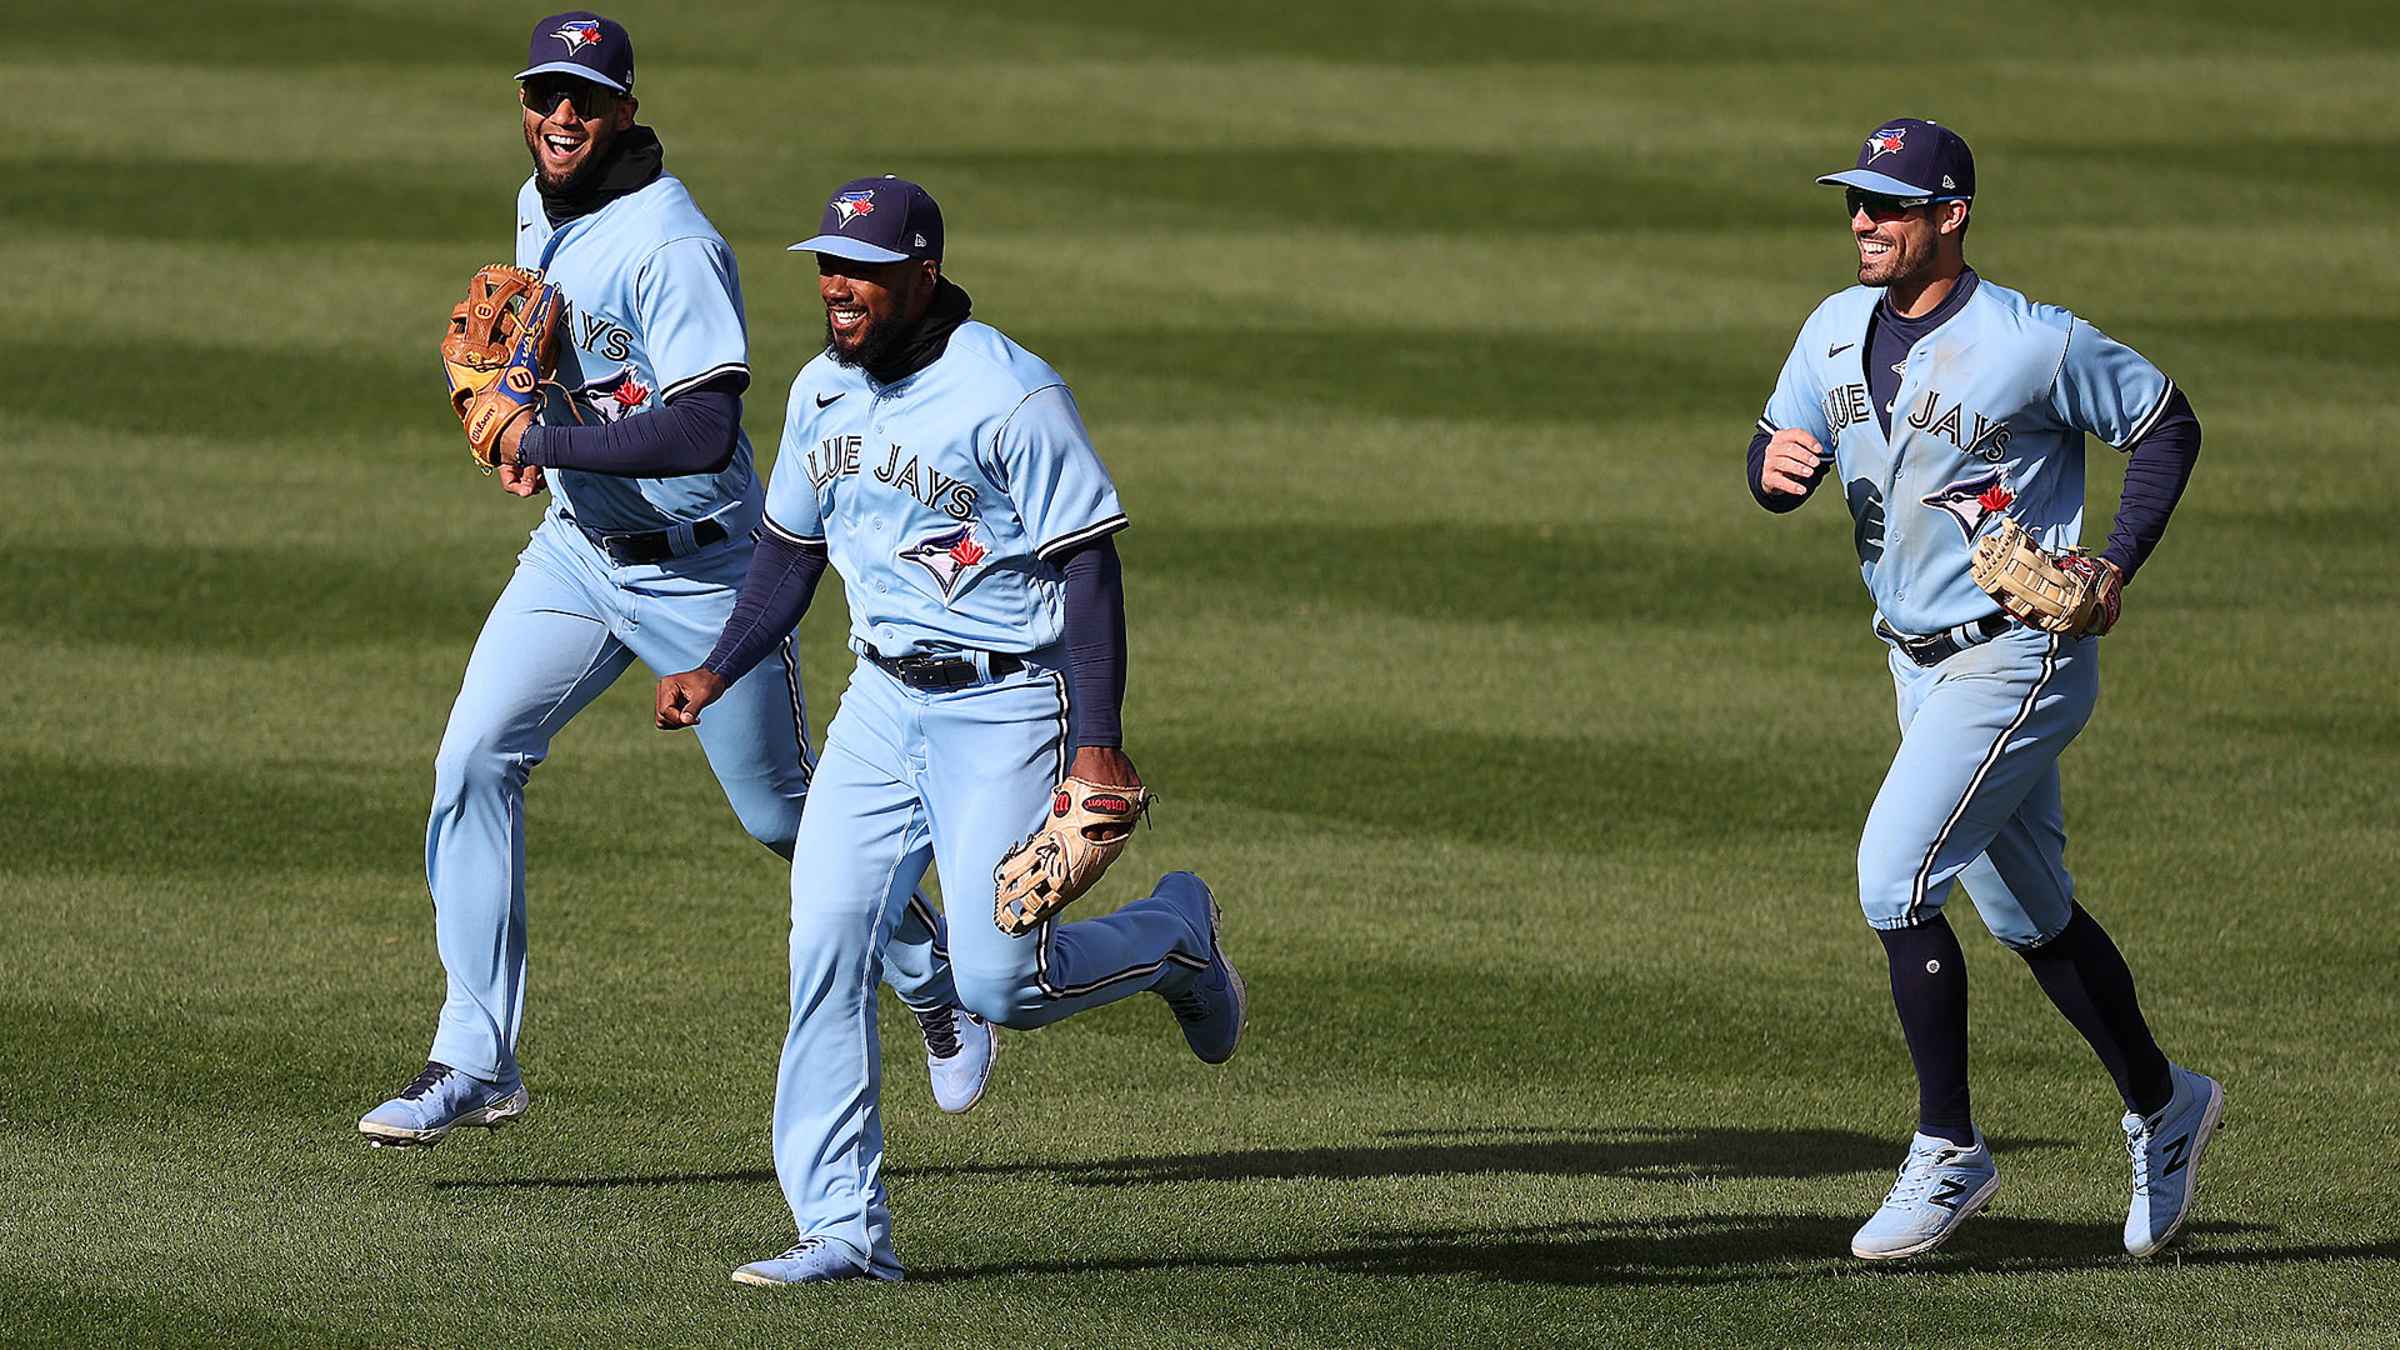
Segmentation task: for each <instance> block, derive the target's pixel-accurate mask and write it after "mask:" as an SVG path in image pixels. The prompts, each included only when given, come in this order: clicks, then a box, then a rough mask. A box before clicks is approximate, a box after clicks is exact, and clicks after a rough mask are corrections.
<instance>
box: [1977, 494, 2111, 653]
mask: <svg viewBox="0 0 2400 1350" xmlns="http://www.w3.org/2000/svg"><path fill="white" fill-rule="evenodd" d="M1973 575H1974V578H1975V584H1976V585H1978V586H1980V587H1982V588H1983V589H1984V590H1985V591H1986V592H1988V593H1989V594H1990V595H1991V597H1992V598H1993V599H1995V600H1998V601H1999V602H2000V608H2001V609H2003V610H2005V611H2007V612H2008V616H2009V617H2010V618H2012V619H2015V620H2017V621H2018V622H2020V623H2024V624H2029V625H2031V626H2033V627H2035V628H2039V629H2041V630H2042V631H2043V632H2046V633H2057V634H2059V635H2060V636H2062V637H2082V636H2084V635H2086V634H2090V635H2092V636H2094V637H2097V636H2099V635H2100V634H2102V633H2105V632H2107V631H2108V630H2109V629H2111V628H2114V627H2116V625H2117V612H2118V609H2119V607H2120V605H2122V603H2123V600H2124V589H2125V579H2124V578H2123V577H2122V576H2119V575H2118V573H2117V569H2116V565H2115V564H2114V563H2111V562H2108V561H2106V560H2104V559H2101V558H2095V557H2093V556H2091V555H2090V554H2088V553H2081V552H2078V551H2076V550H2074V549H2069V550H2067V551H2066V552H2064V553H2058V554H2052V553H2050V552H2049V551H2047V550H2045V549H2044V548H2043V547H2042V546H2041V545H2039V544H2037V543H2035V542H2033V536H2032V535H2030V534H2028V533H2026V531H2025V527H2024V526H2023V525H2020V524H2018V523H2017V521H2016V519H2015V518H2014V517H2012V516H2003V517H2001V519H2000V528H1999V529H1997V530H1994V531H1993V532H1992V533H1990V534H1987V535H1985V536H1984V537H1983V538H1981V539H1978V540H1976V541H1975V570H1974V573H1973Z"/></svg>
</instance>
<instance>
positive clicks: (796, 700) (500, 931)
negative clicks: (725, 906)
mask: <svg viewBox="0 0 2400 1350" xmlns="http://www.w3.org/2000/svg"><path fill="white" fill-rule="evenodd" d="M749 561H750V545H749V543H748V541H746V540H741V539H732V540H727V541H726V542H724V543H721V544H718V545H716V546H714V547H712V548H707V549H703V550H701V551H699V552H697V553H693V554H689V555H687V556H685V557H682V558H678V559H675V560H673V561H670V562H667V563H662V564H656V565H650V564H642V565H636V566H630V567H619V566H617V565H615V564H614V563H613V562H611V561H610V560H609V558H608V557H607V556H606V555H604V554H602V553H601V552H600V551H599V550H598V549H596V548H595V547H593V545H592V544H591V542H590V541H589V540H587V539H586V538H584V536H583V534H582V533H581V532H580V531H579V530H577V529H576V528H575V527H574V526H573V525H571V524H568V523H567V522H565V521H563V520H560V519H559V518H558V517H557V516H556V515H551V516H548V517H546V518H544V520H543V521H542V523H541V525H540V526H539V527H537V528H536V529H535V530H534V532H533V537H532V539H531V540H530V541H529V542H528V543H527V544H526V546H525V551H524V552H523V553H520V554H519V555H518V556H517V570H516V574H515V575H514V576H513V577H511V578H510V579H509V583H508V586H507V588H506V589H505V590H503V591H502V592H501V593H500V598H499V600H498V601H497V602H495V603H494V604H493V606H492V612H491V614H490V616H489V617H488V618H486V619H485V620H484V624H483V632H482V635H481V636H479V637H478V638H477V639H476V640H475V651H474V654H473V655H472V656H470V657H469V658H468V660H467V673H466V678H465V681H464V682H463V684H462V685H461V686H460V689H459V692H458V700H457V702H455V703H454V704H452V705H451V709H450V722H449V726H448V728H447V729H446V730H445V731H444V732H443V734H442V746H441V750H440V752H439V753H438V754H437V755H436V756H435V758H434V774H433V779H434V787H433V811H432V816H431V819H430V820H429V821H428V822H427V824H426V827H425V880H426V884H427V886H428V887H429V888H430V889H431V891H432V893H433V910H434V923H433V926H434V940H435V945H436V947H437V948H438V949H439V951H440V953H441V958H442V968H443V970H444V971H445V972H447V974H448V978H449V988H448V993H447V996H446V997H445V998H444V1000H443V1003H442V1012H441V1020H440V1023H439V1025H438V1026H437V1027H436V1029H435V1032H434V1038H433V1049H432V1051H431V1055H430V1057H431V1058H433V1059H435V1060H439V1061H440V1062H442V1063H444V1064H448V1065H450V1066H451V1067H453V1068H456V1069H460V1070H463V1071H465V1072H466V1073H469V1074H473V1075H474V1076H475V1077H478V1078H485V1079H503V1078H506V1077H508V1076H509V1074H510V1073H511V1072H513V1071H514V1069H515V1067H516V1045H517V1033H518V1030H519V1028H520V1027H521V1026H522V1025H523V1021H524V1013H525V811H524V806H525V783H526V779H527V777H528V776H529V775H531V774H532V772H533V770H534V767H535V766H536V765H539V764H540V763H541V762H542V761H543V760H544V759H546V758H547V757H548V756H549V753H550V741H551V738H552V737H554V736H556V735H557V734H558V732H559V730H560V729H561V728H563V727H565V726H566V724H567V723H568V722H569V721H570V720H572V719H573V718H574V716H575V714H577V713H578V712H581V711H582V710H583V709H584V708H585V707H586V706H587V705H589V704H590V703H591V701H592V700H593V699H595V698H598V697H599V696H600V694H601V691H603V690H605V689H607V688H608V687H609V685H611V684H613V683H615V681H616V679H617V677H618V676H619V675H621V674H623V673H624V672H625V670H626V668H627V667H629V666H630V665H632V663H633V662H634V661H635V660H636V659H637V658H638V659H639V660H640V661H641V662H642V663H643V664H644V665H646V666H648V667H649V668H650V669H651V670H653V671H655V672H658V673H660V674H662V675H665V674H673V673H675V672H677V671H683V670H689V669H691V668H693V667H694V666H697V665H699V664H700V662H701V661H702V660H704V659H705V658H706V657H707V655H708V652H709V649H710V648H711V647H712V646H714V645H715V643H716V639H717V634H718V632H719V631H720V630H722V629H723V627H724V626H725V621H726V619H727V617H728V616H730V615H731V614H732V612H733V601H734V596H735V593H736V592H737V591H738V589H739V588H740V586H741V581H742V574H743V572H744V570H745V569H747V567H748V566H749ZM807 726H808V719H807V716H806V712H805V709H804V708H803V705H802V701H801V691H800V673H799V667H798V666H797V665H796V664H795V663H794V660H793V653H792V650H791V644H790V641H789V640H788V639H787V640H786V642H785V644H784V648H783V650H782V652H781V654H780V655H779V656H778V657H776V658H771V659H769V660H767V661H766V662H764V663H762V664H761V665H760V666H759V668H758V669H756V670H754V671H752V672H751V673H750V674H748V675H746V676H744V677H743V678H742V679H741V680H740V681H738V682H736V683H735V684H734V686H733V687H732V688H731V689H728V690H727V691H726V693H725V696H724V698H722V699H721V700H719V701H718V702H717V703H716V705H715V706H713V707H711V708H710V709H709V714H708V717H707V718H706V719H705V720H704V721H703V722H702V723H701V724H700V726H699V728H698V731H699V736H700V743H701V746H702V747H703V749H705V750H706V752H707V754H708V762H709V767H710V768H711V769H713V770H715V772H716V776H717V781H718V782H719V783H720V784H722V785H723V786H724V789H725V796H726V799H727V800H728V801H730V802H731V803H732V804H733V809H734V814H735V815H737V816H739V817H740V818H741V822H742V827H743V828H744V829H746V830H748V831H749V832H750V835H751V837H752V838H754V839H756V840H758V841H759V842H760V843H762V844H765V845H766V846H767V847H768V848H771V849H773V850H775V851H776V852H777V853H779V854H782V855H783V856H784V857H787V858H788V857H790V856H791V854H792V840H793V838H794V836H795V835H796V834H797V833H798V831H799V826H800V814H801V804H802V802H803V800H804V799H805V798H806V796H807V793H808V782H809V769H810V763H809V756H808V749H807V744H806V740H805V736H806V731H807ZM630 823H631V822H628V824H629V825H630ZM696 875H705V874H704V873H701V874H696ZM928 917H932V916H931V915H930V912H929V911H927V910H926V909H924V907H922V906H919V907H917V909H916V911H915V912H914V913H911V914H907V915H904V916H903V918H902V922H903V925H904V931H905V932H906V934H907V936H908V937H909V938H910V941H909V943H908V944H907V946H906V947H905V948H904V951H903V954H902V957H901V959H899V960H898V961H896V962H894V963H892V965H891V966H890V969H891V971H892V980H893V983H894V985H895V987H897V988H899V989H900V990H901V993H902V996H903V997H904V998H906V999H907V1000H908V1001H909V1002H910V1003H911V1004H913V1005H916V1006H930V1005H931V1004H932V1003H934V1002H939V1001H943V1000H940V999H938V998H936V997H935V996H934V995H933V994H931V993H930V992H928V990H929V989H930V987H931V985H932V982H933V981H934V979H935V975H936V971H935V969H934V962H935V961H936V959H937V957H936V952H937V951H938V949H939V946H940V940H939V935H938V933H936V932H934V931H933V930H930V929H927V928H926V927H925V921H926V919H927V918H928ZM946 983H947V980H946V977H945V979H944V984H945V985H946Z"/></svg>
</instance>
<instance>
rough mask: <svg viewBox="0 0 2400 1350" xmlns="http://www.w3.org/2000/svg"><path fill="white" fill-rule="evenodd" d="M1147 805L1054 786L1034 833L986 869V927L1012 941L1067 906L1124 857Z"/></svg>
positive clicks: (1122, 795) (1082, 786) (1114, 792)
mask: <svg viewBox="0 0 2400 1350" xmlns="http://www.w3.org/2000/svg"><path fill="white" fill-rule="evenodd" d="M1150 802H1151V796H1150V789H1148V788H1143V787H1130V788H1128V787H1110V786H1108V785H1106V784H1102V783H1094V782H1090V781H1087V780H1085V779H1081V778H1070V779H1068V780H1067V781H1065V782H1063V783H1061V784H1059V785H1058V791H1056V792H1055V793H1053V794H1051V797H1050V814H1049V815H1048V816H1047V817H1045V818H1044V819H1043V820H1042V823H1041V826H1040V828H1038V829H1036V830H1035V831H1034V832H1033V833H1032V834H1030V835H1028V836H1026V838H1025V842H1023V843H1021V844H1019V845H1017V846H1016V847H1015V848H1013V849H1010V850H1009V851H1008V856H1006V857H1004V858H1002V859H1001V860H1000V865H999V866H998V867H995V868H993V869H992V888H993V899H992V922H993V923H994V924H996V925H998V926H999V929H1000V931H1001V932H1003V933H1006V934H1008V935H1009V936H1010V937H1015V936H1017V935H1018V934H1020V933H1028V932H1031V931H1032V930H1033V929H1034V927H1035V926H1036V925H1038V924H1040V923H1041V922H1042V921H1043V920H1045V919H1047V918H1049V917H1050V916H1051V915H1053V914H1056V913H1058V912H1059V911H1060V910H1062V909H1065V908H1066V907H1067V906H1068V905H1070V904H1072V903H1074V902H1075V900H1076V899H1077V898H1078V897H1080V896H1081V895H1082V894H1083V893H1084V892H1085V891H1088V890H1090V889H1091V888H1092V887H1093V886H1094V885H1096V884H1098V882H1099V880H1100V874H1101V873H1103V872H1106V871H1107V870H1108V865H1109V864H1110V863H1113V862H1115V861H1116V860H1117V855H1118V854H1120V853H1123V852H1124V851H1125V841H1126V840H1128V839H1130V838H1132V837H1133V827H1134V825H1135V824H1136V823H1138V822H1139V821H1140V820H1141V818H1142V817H1143V816H1144V815H1146V814H1148V812H1149V810H1150Z"/></svg>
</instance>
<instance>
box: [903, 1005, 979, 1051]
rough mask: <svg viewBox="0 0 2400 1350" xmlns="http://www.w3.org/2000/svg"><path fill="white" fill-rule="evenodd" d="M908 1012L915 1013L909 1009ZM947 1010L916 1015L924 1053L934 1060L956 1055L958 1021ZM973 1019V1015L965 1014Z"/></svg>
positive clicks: (935, 1010)
mask: <svg viewBox="0 0 2400 1350" xmlns="http://www.w3.org/2000/svg"><path fill="white" fill-rule="evenodd" d="M909 1011H911V1012H916V1009H914V1008H911V1009H910V1010H909ZM950 1013H951V1010H950V1009H949V1008H946V1007H943V1008H935V1009H932V1010H931V1011H929V1012H918V1013H917V1026H918V1028H919V1029H920V1030H922V1031H923V1032H924V1033H925V1052H926V1053H927V1054H929V1055H932V1056H933V1057H934V1058H935V1059H948V1058H950V1057H951V1056H952V1055H955V1054H957V1053H958V1019H956V1018H954V1017H952V1016H951V1015H950ZM967 1016H969V1017H973V1016H974V1014H973V1013H969V1014H967Z"/></svg>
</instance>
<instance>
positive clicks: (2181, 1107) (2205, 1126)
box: [2122, 1064, 2225, 1256]
mask: <svg viewBox="0 0 2400 1350" xmlns="http://www.w3.org/2000/svg"><path fill="white" fill-rule="evenodd" d="M2168 1067H2169V1070H2170V1071H2171V1072H2172V1073H2173V1074H2174V1076H2175V1095H2174V1096H2173V1097H2171V1098H2169V1099H2168V1101H2167V1104H2166V1105H2165V1106H2162V1107H2160V1108H2159V1109H2158V1114H2156V1115H2154V1116H2148V1117H2143V1116H2137V1115H2134V1114H2133V1113H2132V1112H2127V1113H2126V1115H2125V1119H2124V1121H2123V1122H2122V1123H2123V1125H2124V1128H2125V1152H2126V1153H2127V1154H2128V1155H2130V1156H2131V1157H2132V1159H2133V1204H2132V1206H2131V1207H2130V1208H2129V1209H2127V1210H2126V1211H2125V1250H2126V1251H2128V1252H2131V1253H2132V1254H2133V1255H2135V1256H2149V1255H2151V1254H2153V1253H2155V1252H2156V1251H2158V1249H2159V1248H2161V1247H2164V1246H2166V1245H2167V1244H2168V1243H2169V1242H2172V1241H2174V1240H2175V1234H2176V1233H2177V1232H2178V1231H2179V1230H2181V1229H2182V1227H2183V1220H2184V1216H2185V1215H2187V1214H2189V1213H2191V1209H2192V1196H2193V1195H2194V1194H2195V1193H2196V1192H2198V1191H2199V1189H2200V1154H2201V1152H2202V1151H2203V1150H2205V1149H2206V1148H2207V1147H2208V1140H2209V1136H2211V1135H2213V1134H2215V1133H2216V1132H2217V1117H2218V1116H2220V1115H2222V1114H2223V1113H2224V1111H2225V1089H2224V1088H2223V1087H2221V1086H2219V1085H2218V1083H2217V1080H2216V1079H2214V1078H2211V1077H2209V1076H2208V1075H2206V1074H2201V1073H2193V1072H2192V1071H2191V1070H2190V1069H2187V1068H2185V1067H2183V1066H2182V1065H2180V1064H2174V1065H2170V1066H2168Z"/></svg>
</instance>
